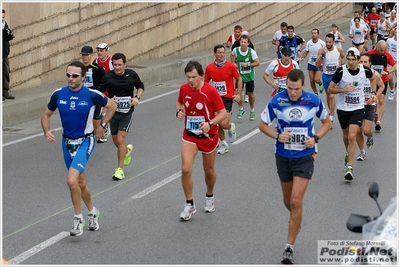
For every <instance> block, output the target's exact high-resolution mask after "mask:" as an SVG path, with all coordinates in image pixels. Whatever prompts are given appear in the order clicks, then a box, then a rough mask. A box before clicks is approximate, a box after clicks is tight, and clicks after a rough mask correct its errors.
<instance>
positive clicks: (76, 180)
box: [41, 61, 116, 236]
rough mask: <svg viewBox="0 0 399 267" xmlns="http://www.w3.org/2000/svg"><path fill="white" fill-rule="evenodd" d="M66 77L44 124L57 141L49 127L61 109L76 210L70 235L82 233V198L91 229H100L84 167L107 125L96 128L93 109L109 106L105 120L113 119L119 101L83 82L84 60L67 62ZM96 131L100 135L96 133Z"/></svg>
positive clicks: (49, 139) (50, 139)
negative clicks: (98, 106)
mask: <svg viewBox="0 0 399 267" xmlns="http://www.w3.org/2000/svg"><path fill="white" fill-rule="evenodd" d="M66 76H67V77H68V86H65V87H62V88H60V89H57V90H55V91H54V93H53V94H52V95H51V97H50V102H49V103H48V105H47V108H46V110H45V111H44V112H43V115H42V119H41V124H42V128H43V132H44V136H45V138H46V140H47V142H49V143H52V142H54V141H55V137H54V135H53V133H54V132H55V130H54V129H53V130H52V129H51V128H50V117H51V115H53V113H54V111H55V110H56V109H57V108H58V111H59V114H60V118H61V122H62V136H63V138H62V150H63V155H64V162H65V165H66V167H67V169H68V175H67V184H68V186H69V190H70V192H71V198H72V204H73V208H74V212H75V216H74V219H73V224H72V229H71V232H70V235H71V236H80V235H81V234H83V227H84V225H85V221H84V219H83V216H82V212H81V201H82V200H83V202H84V203H85V204H86V206H87V209H88V210H89V215H88V227H87V229H88V230H92V231H96V230H98V229H99V228H100V225H99V224H98V219H99V218H100V212H99V211H98V210H97V209H96V208H95V207H94V206H93V203H92V199H91V196H90V190H89V187H88V186H87V184H86V174H85V167H86V164H87V162H88V160H89V158H90V156H91V155H92V154H93V151H94V148H95V147H96V140H95V139H96V138H99V137H101V136H103V135H104V130H105V129H104V126H103V125H101V126H99V127H98V128H97V129H94V127H93V112H92V109H93V107H94V106H95V105H101V106H103V107H106V108H108V112H107V115H106V116H105V118H104V122H109V121H110V119H111V118H112V116H113V114H114V112H115V109H116V104H115V103H114V102H113V101H112V100H110V99H108V98H107V97H106V96H104V95H103V94H102V93H100V92H98V91H97V90H92V89H89V88H87V87H86V86H84V85H83V81H84V79H85V77H86V68H85V66H84V65H83V63H82V62H79V61H75V62H72V63H71V64H69V65H68V67H67V73H66ZM94 131H96V134H97V135H94Z"/></svg>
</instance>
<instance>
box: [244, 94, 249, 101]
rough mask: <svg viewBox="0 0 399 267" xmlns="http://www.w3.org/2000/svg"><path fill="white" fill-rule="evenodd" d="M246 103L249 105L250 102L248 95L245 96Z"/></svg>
mask: <svg viewBox="0 0 399 267" xmlns="http://www.w3.org/2000/svg"><path fill="white" fill-rule="evenodd" d="M244 102H245V103H248V102H249V97H248V95H245V96H244Z"/></svg>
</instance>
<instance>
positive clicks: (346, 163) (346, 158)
mask: <svg viewBox="0 0 399 267" xmlns="http://www.w3.org/2000/svg"><path fill="white" fill-rule="evenodd" d="M344 164H345V169H347V168H348V154H345V163H344Z"/></svg>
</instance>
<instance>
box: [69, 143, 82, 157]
mask: <svg viewBox="0 0 399 267" xmlns="http://www.w3.org/2000/svg"><path fill="white" fill-rule="evenodd" d="M83 140H84V138H78V139H66V145H67V148H68V151H69V154H70V155H71V157H74V156H75V155H76V152H78V149H79V147H80V145H81V144H82V143H83Z"/></svg>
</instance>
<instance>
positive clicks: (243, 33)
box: [241, 31, 249, 37]
mask: <svg viewBox="0 0 399 267" xmlns="http://www.w3.org/2000/svg"><path fill="white" fill-rule="evenodd" d="M241 35H246V36H248V37H249V32H248V31H242V32H241Z"/></svg>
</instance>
